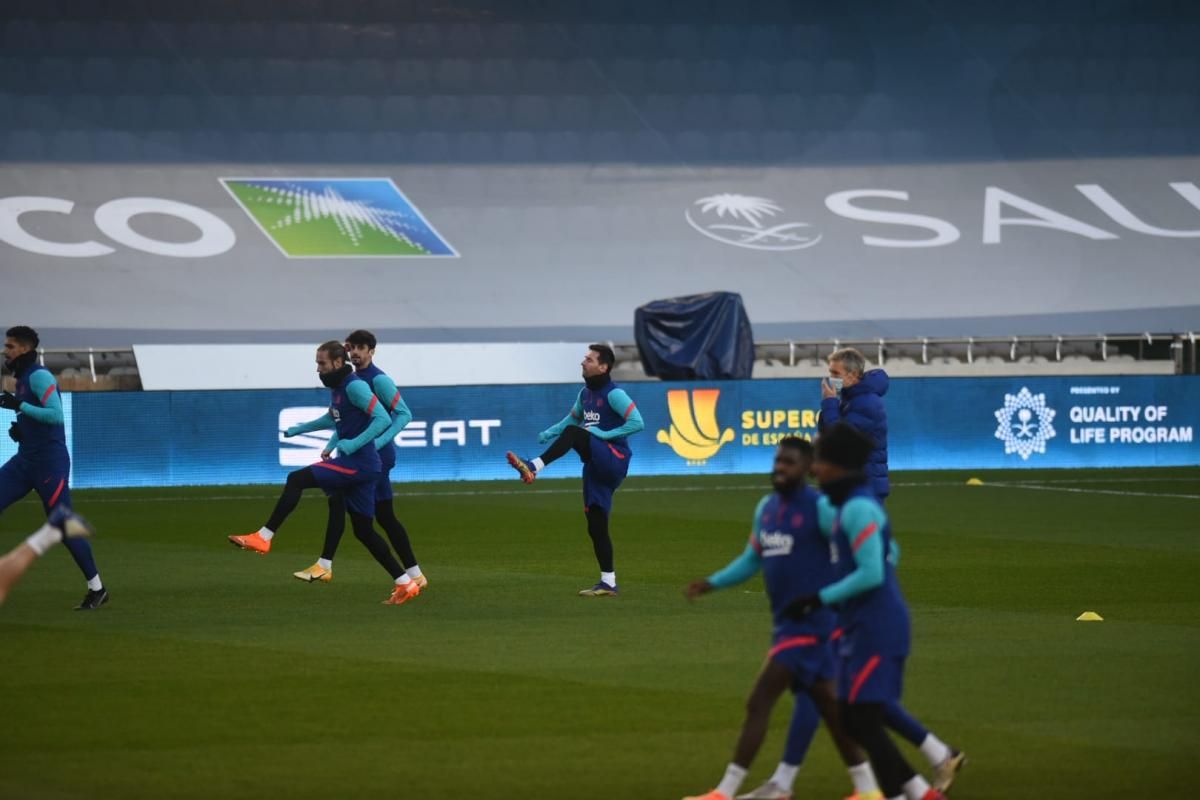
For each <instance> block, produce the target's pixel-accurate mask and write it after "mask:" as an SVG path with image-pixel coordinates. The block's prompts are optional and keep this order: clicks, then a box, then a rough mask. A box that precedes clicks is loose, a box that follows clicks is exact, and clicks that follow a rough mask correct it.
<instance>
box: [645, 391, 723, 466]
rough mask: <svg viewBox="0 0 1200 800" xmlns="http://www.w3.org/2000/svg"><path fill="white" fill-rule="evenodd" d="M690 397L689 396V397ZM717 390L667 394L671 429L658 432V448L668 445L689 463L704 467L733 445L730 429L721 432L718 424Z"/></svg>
mask: <svg viewBox="0 0 1200 800" xmlns="http://www.w3.org/2000/svg"><path fill="white" fill-rule="evenodd" d="M689 395H690V396H689ZM720 397H721V390H720V389H694V390H692V391H691V392H690V393H689V392H688V390H687V389H672V390H671V391H669V392H667V409H668V410H669V411H670V413H671V427H670V429H668V430H665V431H659V432H658V437H657V438H658V442H659V444H665V445H668V446H669V447H670V448H671V449H672V450H674V451H675V454H676V455H677V456H680V457H681V458H686V459H687V460H688V462H690V463H694V464H703V463H704V462H705V461H707V460H708V459H710V458H712V457H713V456H715V455H716V454H717V451H718V450H720V449H721V448H722V447H724V446H725V445H727V444H729V443H730V442H732V441H733V436H734V434H733V428H726V429H725V430H723V431H722V430H721V426H720V424H719V423H718V422H717V400H719V399H720Z"/></svg>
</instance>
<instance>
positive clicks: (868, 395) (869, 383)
mask: <svg viewBox="0 0 1200 800" xmlns="http://www.w3.org/2000/svg"><path fill="white" fill-rule="evenodd" d="M866 368H867V360H866V359H865V358H863V354H862V353H860V352H858V351H857V350H855V349H854V348H853V347H847V348H843V349H841V350H836V351H834V352H833V353H831V354H830V356H829V377H828V378H827V379H825V380H823V381H821V398H822V399H821V416H820V418H819V419H818V420H817V430H818V432H820V431H825V430H828V429H829V428H830V427H832V426H833V425H835V424H836V423H838V422H846V423H848V424H849V425H852V426H853V427H855V428H857V429H858V430H860V431H862V432H863V433H865V434H867V435H868V436H870V437H871V438H872V439H874V440H875V444H876V447H875V452H873V453H871V459H870V461H868V462H867V478H868V479H869V480H870V483H871V488H872V489H873V490H874V492H875V495H876V496H877V497H879V498H880V499H881V500H882V499H883V498H885V497H887V496H888V494H889V493H890V492H891V488H890V486H889V485H888V451H887V432H888V423H887V408H885V407H884V405H883V396H884V395H885V394H887V390H888V383H889V379H888V374H887V373H886V372H884V371H883V370H881V369H873V370H871V371H869V372H867V371H866Z"/></svg>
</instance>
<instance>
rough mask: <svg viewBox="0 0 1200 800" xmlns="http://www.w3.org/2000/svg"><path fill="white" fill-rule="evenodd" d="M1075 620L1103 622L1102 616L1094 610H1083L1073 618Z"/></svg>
mask: <svg viewBox="0 0 1200 800" xmlns="http://www.w3.org/2000/svg"><path fill="white" fill-rule="evenodd" d="M1075 621H1076V622H1104V617H1102V616H1100V615H1099V614H1097V613H1096V612H1095V611H1085V612H1083V613H1082V614H1080V615H1079V616H1078V617H1076V618H1075Z"/></svg>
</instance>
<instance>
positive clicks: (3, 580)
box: [0, 503, 93, 605]
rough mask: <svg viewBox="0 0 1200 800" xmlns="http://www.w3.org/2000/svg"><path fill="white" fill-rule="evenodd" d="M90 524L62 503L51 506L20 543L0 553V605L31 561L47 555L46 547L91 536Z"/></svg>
mask: <svg viewBox="0 0 1200 800" xmlns="http://www.w3.org/2000/svg"><path fill="white" fill-rule="evenodd" d="M92 533H93V528H92V526H91V524H90V523H89V522H88V521H87V520H86V519H84V518H83V517H81V516H79V515H78V514H76V513H74V512H73V511H71V509H69V508H67V507H66V506H65V505H63V504H62V503H59V504H58V505H56V506H55V507H54V510H53V511H51V512H50V516H49V517H47V518H46V524H45V525H43V526H42V527H40V528H38V529H37V530H36V531H34V532H33V533H31V534H29V537H28V538H27V539H26V540H25V541H24V542H23V543H22V544H19V545H17V546H16V547H14V548H13V549H12V550H10V551H8V552H7V553H6V554H4V555H3V556H0V605H4V601H5V599H7V597H8V593H9V592H11V591H12V588H13V586H15V585H16V583H17V581H18V580H20V579H21V576H22V575H24V574H25V573H26V572H27V571H28V570H29V568H30V567H32V566H33V562H35V561H37V560H38V559H39V558H41V557H42V556H44V555H46V551H47V550H49V549H50V548H51V547H54V545H56V544H58V543H59V542H64V541H73V540H76V539H80V538H82V537H85V536H91V535H92Z"/></svg>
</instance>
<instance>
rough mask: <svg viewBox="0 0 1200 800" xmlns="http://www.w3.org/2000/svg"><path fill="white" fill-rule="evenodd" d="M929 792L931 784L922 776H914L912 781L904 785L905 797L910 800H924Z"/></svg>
mask: <svg viewBox="0 0 1200 800" xmlns="http://www.w3.org/2000/svg"><path fill="white" fill-rule="evenodd" d="M928 792H929V784H928V783H926V782H925V779H924V778H922V777H921V776H920V775H914V776H912V779H911V780H909V782H908V783H906V784H904V795H905V797H907V798H908V800H923V798H924V797H925V795H926V794H927V793H928Z"/></svg>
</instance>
